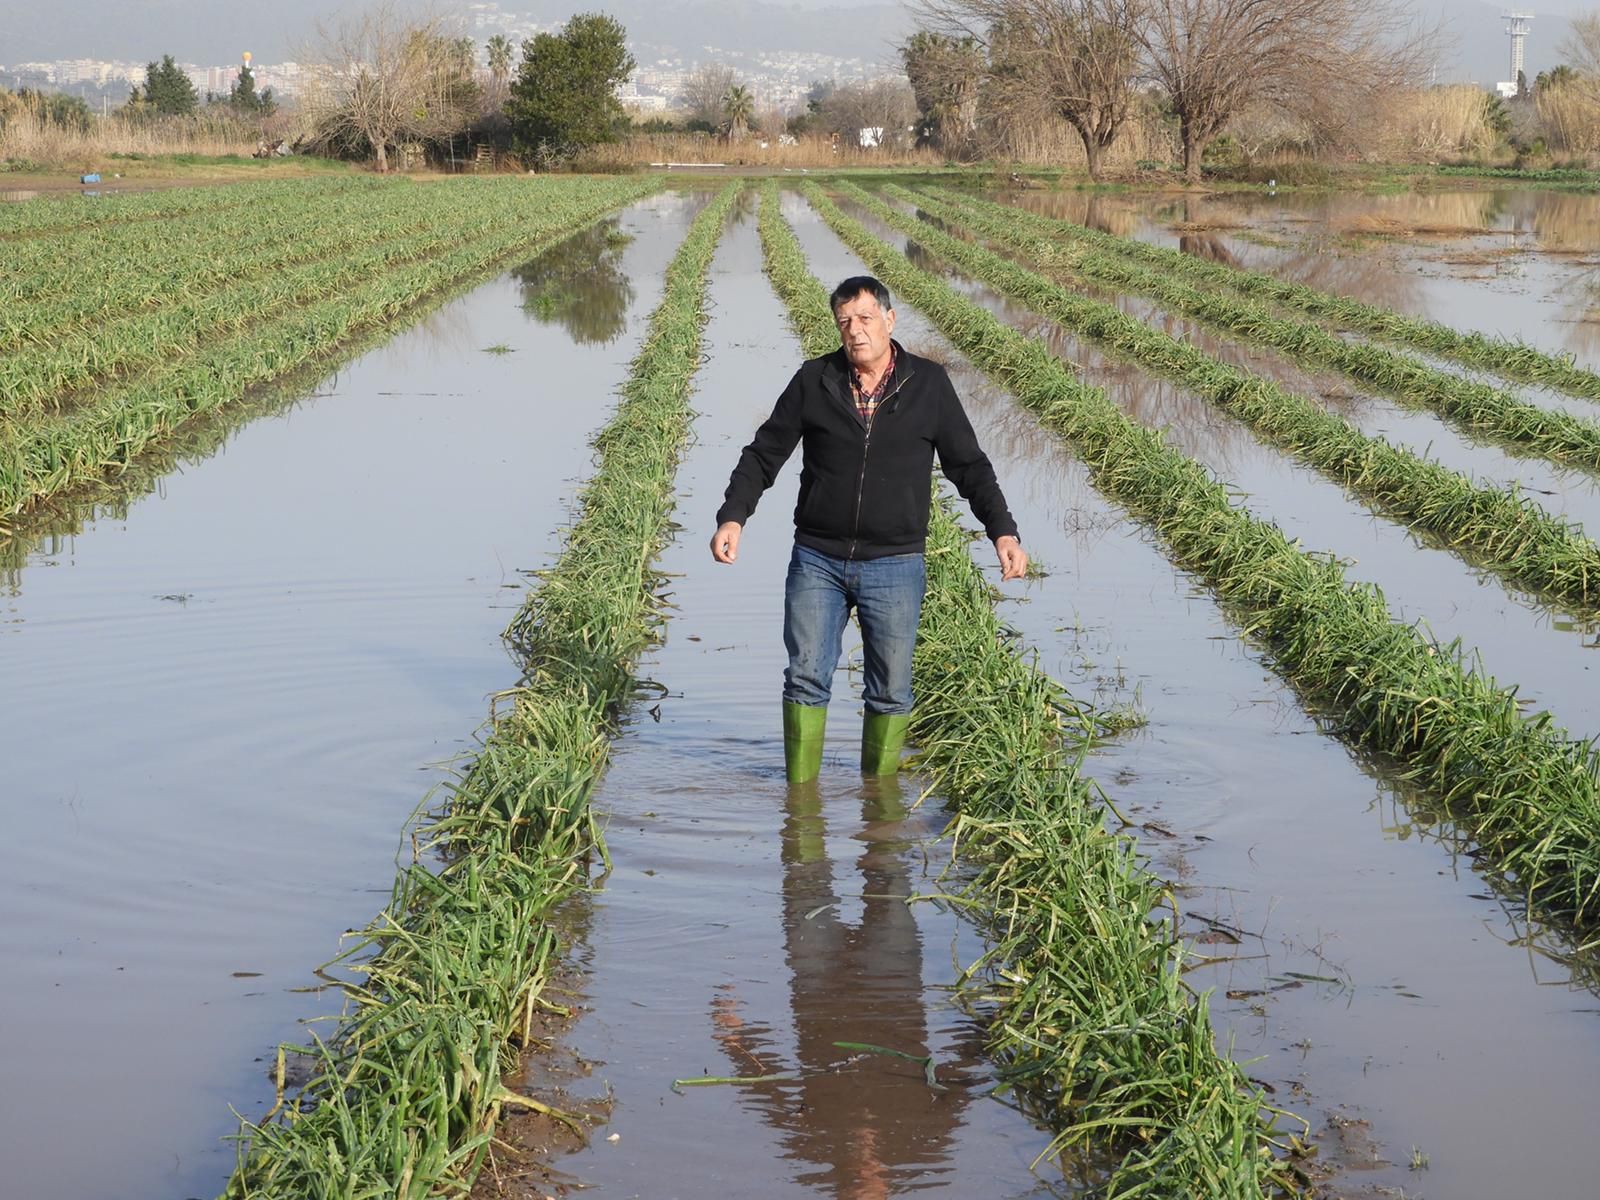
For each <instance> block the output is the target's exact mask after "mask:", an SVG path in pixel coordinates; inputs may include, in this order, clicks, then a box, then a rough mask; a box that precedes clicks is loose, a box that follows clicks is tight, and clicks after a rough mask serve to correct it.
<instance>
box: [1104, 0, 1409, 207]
mask: <svg viewBox="0 0 1600 1200" xmlns="http://www.w3.org/2000/svg"><path fill="white" fill-rule="evenodd" d="M1147 2H1148V4H1149V12H1148V14H1147V15H1146V17H1145V18H1144V19H1143V20H1142V21H1141V22H1140V23H1139V24H1138V26H1137V27H1136V28H1137V32H1138V37H1139V41H1140V43H1141V46H1142V48H1143V51H1144V58H1145V66H1146V69H1147V71H1148V72H1149V75H1150V78H1151V79H1152V80H1153V81H1154V82H1155V83H1157V84H1158V85H1159V86H1160V87H1161V88H1162V90H1163V91H1164V92H1165V93H1166V96H1167V99H1168V101H1169V102H1170V104H1171V106H1172V111H1173V113H1174V114H1175V115H1176V116H1177V118H1178V125H1179V134H1180V137H1181V139H1182V144H1183V169H1184V174H1185V175H1186V176H1187V177H1188V178H1189V179H1191V180H1195V181H1198V180H1199V178H1200V164H1201V159H1202V157H1203V155H1204V154H1205V149H1206V147H1207V146H1209V145H1210V144H1211V142H1212V141H1213V140H1215V139H1216V137H1217V136H1218V135H1219V134H1220V133H1222V132H1223V130H1224V129H1225V128H1226V127H1227V124H1228V121H1229V119H1230V118H1232V117H1233V116H1234V115H1235V114H1237V113H1239V112H1241V111H1243V110H1244V109H1245V108H1246V106H1248V105H1250V104H1251V103H1252V102H1255V101H1266V102H1269V103H1274V104H1278V105H1280V106H1282V107H1283V108H1285V109H1286V110H1287V111H1289V112H1292V113H1294V114H1295V115H1297V116H1299V117H1301V118H1302V119H1304V120H1306V121H1307V122H1308V123H1309V124H1310V125H1311V126H1312V128H1313V129H1314V130H1315V131H1316V132H1317V135H1318V137H1319V139H1320V140H1323V141H1327V140H1330V139H1334V138H1336V137H1337V136H1339V135H1340V133H1341V132H1342V131H1344V130H1346V129H1348V127H1349V125H1350V124H1351V122H1353V121H1355V120H1357V119H1358V118H1359V116H1360V114H1361V113H1362V112H1363V111H1364V109H1365V106H1366V105H1367V104H1368V103H1370V102H1372V101H1373V100H1375V99H1376V98H1378V97H1379V96H1381V95H1383V94H1384V93H1386V92H1389V91H1392V90H1394V89H1397V88H1400V87H1403V86H1406V85H1408V84H1411V83H1414V82H1416V81H1417V80H1418V79H1419V77H1420V76H1421V74H1422V72H1423V70H1424V68H1425V66H1426V64H1427V63H1428V62H1429V60H1430V58H1431V56H1432V55H1433V53H1434V51H1435V48H1436V47H1437V44H1438V34H1437V32H1436V31H1435V30H1422V29H1418V28H1417V27H1415V26H1413V25H1412V24H1411V23H1410V18H1409V15H1408V14H1407V12H1406V11H1405V10H1404V8H1402V7H1400V6H1397V5H1395V4H1393V3H1392V0H1147Z"/></svg>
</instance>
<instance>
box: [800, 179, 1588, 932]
mask: <svg viewBox="0 0 1600 1200" xmlns="http://www.w3.org/2000/svg"><path fill="white" fill-rule="evenodd" d="M804 190H805V193H806V195H807V196H808V198H809V199H810V201H811V203H812V204H813V205H814V206H815V207H816V209H817V210H818V212H819V213H821V215H822V217H823V219H824V220H825V221H826V222H827V223H828V225H829V226H830V227H832V228H833V229H834V230H835V232H837V233H838V234H839V235H840V237H842V238H843V239H844V241H845V242H846V243H847V244H848V245H850V246H851V247H852V248H853V249H854V250H855V251H856V252H857V253H858V254H860V255H861V256H862V257H863V258H864V259H865V260H866V261H867V262H868V263H869V264H871V266H872V267H873V268H874V269H875V270H876V272H877V273H878V274H879V276H880V277H881V278H882V279H883V280H884V281H885V283H887V284H888V285H889V286H890V287H891V288H893V289H895V290H896V291H897V292H899V293H900V294H901V295H902V296H903V297H904V298H905V299H906V300H907V301H908V302H910V303H912V304H914V305H916V307H917V308H919V309H920V310H921V311H922V312H923V313H924V314H925V315H926V316H927V317H928V318H929V319H930V320H932V321H933V322H934V324H935V325H936V326H938V327H939V328H940V329H941V330H942V331H943V332H944V334H945V336H946V337H948V338H949V339H950V340H951V341H952V342H953V343H954V344H955V345H956V346H957V347H958V348H959V349H960V350H962V351H963V352H964V353H965V354H966V355H967V356H968V357H969V358H970V359H971V361H972V362H973V363H974V364H975V365H976V366H978V367H979V368H980V369H981V370H983V371H985V372H987V373H988V374H989V375H990V376H991V377H992V378H993V379H994V380H995V381H996V382H997V383H999V384H1000V385H1001V386H1002V387H1005V388H1006V389H1008V390H1009V391H1010V392H1011V394H1012V395H1013V396H1014V397H1015V398H1016V399H1017V401H1018V402H1019V403H1021V404H1022V405H1023V406H1025V407H1026V408H1028V409H1030V410H1031V411H1033V412H1034V413H1035V414H1036V415H1037V416H1038V418H1039V420H1040V421H1041V422H1042V423H1043V424H1044V425H1045V426H1046V427H1048V428H1050V429H1053V430H1055V431H1056V432H1057V433H1059V434H1061V435H1062V436H1063V437H1064V438H1065V439H1066V440H1067V441H1068V442H1070V443H1071V445H1072V446H1073V449H1074V451H1075V453H1076V454H1077V456H1078V457H1079V459H1080V460H1081V461H1082V462H1084V464H1085V465H1086V466H1087V467H1088V468H1089V470H1090V471H1091V473H1092V475H1093V478H1094V482H1095V484H1096V486H1097V487H1098V488H1099V490H1100V491H1101V493H1102V494H1103V495H1105V496H1106V497H1107V498H1108V499H1111V500H1113V501H1114V502H1116V503H1118V504H1120V505H1122V506H1124V507H1125V508H1126V509H1127V510H1128V511H1129V512H1130V513H1132V514H1133V515H1135V516H1136V517H1138V518H1139V519H1141V520H1142V521H1144V522H1145V523H1147V524H1148V525H1149V526H1150V527H1151V528H1152V529H1153V530H1155V531H1156V532H1157V533H1158V534H1159V535H1160V536H1161V538H1162V539H1163V540H1164V542H1165V543H1166V545H1167V547H1168V551H1169V554H1170V557H1171V558H1172V559H1173V561H1174V562H1176V563H1177V564H1178V565H1180V566H1181V567H1183V568H1185V569H1186V570H1189V571H1193V572H1194V573H1195V574H1196V575H1198V576H1200V577H1201V578H1203V579H1205V580H1206V581H1207V582H1208V583H1209V584H1210V586H1211V587H1212V588H1213V590H1214V591H1215V592H1216V593H1217V595H1218V596H1219V598H1220V599H1221V600H1222V601H1223V602H1224V605H1225V607H1227V608H1228V609H1229V610H1230V611H1231V612H1232V613H1233V614H1234V615H1235V617H1236V619H1237V620H1238V621H1239V622H1240V623H1241V625H1242V626H1243V628H1244V629H1245V630H1246V631H1247V632H1248V633H1249V634H1250V635H1251V636H1253V637H1255V638H1257V639H1259V640H1260V642H1261V643H1263V644H1264V645H1265V646H1266V647H1267V648H1268V649H1269V650H1270V652H1271V654H1272V656H1273V658H1274V660H1275V661H1276V664H1277V667H1278V669H1279V671H1280V672H1281V673H1282V674H1283V675H1284V677H1285V678H1287V679H1288V680H1290V681H1291V682H1292V683H1293V684H1294V685H1295V686H1296V687H1297V688H1298V689H1299V690H1300V692H1301V693H1302V694H1303V695H1305V696H1306V697H1308V698H1309V699H1311V700H1313V701H1315V702H1316V703H1318V704H1319V705H1322V706H1325V707H1326V709H1328V710H1329V711H1333V712H1336V713H1338V714H1339V715H1340V717H1341V718H1342V725H1341V728H1342V729H1343V731H1344V732H1345V733H1346V735H1347V736H1349V737H1351V738H1352V739H1354V740H1356V741H1358V742H1361V743H1364V744H1366V745H1368V746H1370V747H1372V748H1373V749H1375V750H1377V751H1379V752H1380V753H1383V754H1386V755H1388V756H1390V757H1391V758H1392V759H1394V760H1395V761H1397V762H1398V763H1399V764H1401V766H1402V768H1403V769H1404V770H1405V771H1406V772H1407V775H1408V777H1409V778H1411V779H1413V780H1414V781H1415V782H1416V783H1418V784H1419V785H1420V786H1423V787H1428V788H1431V789H1433V790H1434V792H1435V793H1436V794H1437V795H1439V796H1440V797H1441V799H1442V800H1443V801H1444V802H1445V804H1446V805H1447V806H1448V809H1449V811H1450V813H1451V815H1452V816H1453V817H1454V818H1455V819H1456V820H1457V821H1458V822H1459V823H1460V826H1461V828H1462V830H1463V832H1465V833H1468V834H1469V835H1470V836H1473V837H1475V838H1476V839H1477V841H1478V844H1479V846H1480V847H1481V848H1482V850H1483V852H1484V855H1485V859H1486V861H1487V862H1488V863H1492V864H1494V865H1496V866H1497V867H1498V869H1499V870H1500V871H1501V872H1503V873H1504V875H1506V876H1507V877H1509V878H1510V879H1511V880H1513V881H1514V882H1515V884H1516V887H1517V889H1518V891H1520V892H1522V893H1523V894H1524V895H1526V896H1527V897H1528V898H1529V900H1530V902H1533V903H1536V904H1538V905H1540V906H1541V907H1542V908H1543V909H1544V910H1545V911H1546V912H1548V913H1550V914H1552V915H1554V916H1557V917H1559V918H1563V919H1566V920H1569V921H1571V922H1573V923H1575V924H1578V925H1587V924H1589V923H1592V922H1594V921H1595V920H1596V918H1600V758H1597V756H1596V754H1595V751H1594V748H1593V747H1592V746H1591V745H1590V743H1588V742H1587V741H1584V740H1581V739H1577V738H1573V737H1572V736H1571V735H1569V734H1568V733H1567V732H1566V731H1565V730H1563V729H1561V728H1559V727H1558V726H1557V725H1556V724H1555V721H1554V719H1553V718H1552V717H1551V716H1550V714H1548V713H1535V714H1532V715H1529V716H1524V715H1523V713H1522V711H1521V709H1520V706H1519V705H1518V703H1517V695H1516V689H1515V688H1504V687H1500V686H1498V685H1497V684H1496V683H1495V682H1494V680H1493V679H1491V678H1489V677H1487V676H1485V675H1484V674H1483V673H1482V672H1481V670H1476V669H1474V667H1475V665H1476V664H1474V663H1473V662H1472V660H1470V659H1469V658H1468V657H1467V655H1466V654H1465V653H1464V652H1463V651H1462V649H1461V648H1460V646H1459V645H1455V644H1452V645H1448V646H1441V645H1439V644H1437V643H1436V642H1435V641H1434V640H1433V639H1431V638H1429V637H1427V636H1426V635H1425V634H1424V632H1423V631H1422V630H1421V629H1419V628H1418V627H1416V626H1413V625H1404V624H1400V623H1398V622H1396V621H1394V620H1393V619H1392V618H1391V617H1390V614H1389V609H1388V605H1387V604H1386V603H1385V601H1384V598H1383V594H1382V592H1381V591H1380V590H1379V589H1378V588H1377V587H1375V586H1374V585H1372V584H1368V583H1351V582H1349V581H1347V580H1346V579H1345V576H1344V568H1343V567H1342V566H1341V565H1340V563H1339V562H1338V561H1337V560H1335V559H1333V558H1331V557H1328V556H1323V555H1313V554H1308V553H1306V552H1305V551H1303V550H1301V549H1300V548H1299V547H1298V546H1297V545H1296V544H1295V543H1293V542H1292V541H1290V540H1289V539H1288V538H1286V537H1285V536H1284V535H1283V533H1282V531H1281V530H1279V529H1278V528H1277V527H1276V526H1275V525H1273V524H1271V523H1270V522H1268V521H1265V520H1262V519H1260V518H1257V517H1255V516H1253V515H1251V514H1250V513H1249V512H1247V511H1245V510H1244V509H1242V508H1240V507H1236V506H1234V505H1233V504H1232V503H1231V502H1230V499H1229V495H1228V491H1227V489H1226V488H1225V487H1224V486H1223V485H1222V484H1221V483H1219V482H1218V481H1217V480H1215V479H1214V478H1212V477H1211V476H1210V475H1209V474H1208V473H1207V471H1206V470H1205V468H1204V467H1202V466H1201V465H1200V464H1199V463H1196V462H1195V461H1194V460H1192V459H1190V458H1187V457H1186V456H1184V455H1183V454H1181V453H1180V452H1178V451H1177V450H1175V449H1173V448H1172V447H1171V446H1170V445H1168V444H1167V443H1166V442H1165V440H1164V439H1163V437H1162V435H1161V434H1160V432H1159V431H1157V430H1153V429H1147V428H1145V427H1143V426H1141V425H1139V424H1138V423H1137V422H1135V421H1133V420H1131V419H1129V418H1128V417H1127V416H1126V415H1125V414H1124V413H1123V412H1122V411H1121V410H1120V409H1119V408H1117V406H1116V405H1115V404H1113V403H1112V402H1111V401H1110V400H1109V399H1108V398H1107V397H1106V395H1105V394H1104V393H1103V392H1101V391H1100V390H1099V389H1097V388H1090V387H1086V386H1084V385H1083V384H1082V383H1080V382H1079V381H1078V380H1077V379H1076V378H1075V377H1074V375H1073V374H1072V373H1071V372H1070V371H1069V370H1068V368H1067V367H1066V366H1065V365H1064V364H1063V363H1062V362H1061V361H1060V360H1059V359H1058V358H1056V357H1055V356H1054V355H1052V354H1051V353H1050V352H1049V351H1048V350H1046V349H1045V348H1044V347H1043V346H1042V345H1040V344H1039V343H1038V342H1036V341H1033V340H1030V339H1029V338H1027V337H1024V336H1023V335H1022V334H1021V333H1019V332H1018V331H1016V330H1014V329H1011V328H1009V327H1008V326H1006V325H1005V324H1004V323H1002V322H1001V321H999V320H997V319H996V318H995V317H994V315H993V314H991V313H989V312H988V311H987V310H985V309H983V308H982V307H981V306H979V305H977V304H974V303H973V302H971V301H970V300H967V299H966V298H965V297H963V296H961V295H959V294H958V293H957V292H956V291H955V290H954V289H953V288H951V287H949V286H948V285H947V284H945V283H944V282H943V281H942V280H939V279H936V278H933V277H932V276H930V275H928V274H926V273H925V272H922V271H919V270H918V269H917V268H915V267H914V266H912V264H911V263H910V262H909V261H908V260H907V259H906V258H905V256H904V255H902V254H899V253H898V252H896V251H894V250H893V249H891V248H890V247H888V246H886V245H885V244H884V243H883V242H881V241H879V240H878V239H877V238H875V237H873V236H871V235H870V234H869V233H868V232H867V231H866V230H865V229H864V228H863V227H862V226H861V224H860V223H859V222H857V221H853V220H851V219H850V218H848V217H846V216H845V215H844V214H843V213H842V212H840V211H839V209H838V208H837V206H835V205H834V204H833V202H832V201H830V200H829V199H828V198H827V196H826V195H825V194H823V192H822V191H821V189H820V188H817V187H816V186H815V185H814V184H809V183H808V184H806V185H804Z"/></svg>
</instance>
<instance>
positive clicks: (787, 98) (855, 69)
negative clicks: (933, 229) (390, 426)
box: [0, 3, 900, 114]
mask: <svg viewBox="0 0 1600 1200" xmlns="http://www.w3.org/2000/svg"><path fill="white" fill-rule="evenodd" d="M466 22H467V32H468V33H469V34H470V36H471V37H472V40H473V41H474V42H476V43H477V44H478V49H479V62H480V63H481V64H482V65H483V66H484V67H487V65H488V55H487V52H486V51H485V50H484V45H485V43H486V42H487V41H488V40H489V38H491V37H494V36H496V35H500V36H502V37H506V38H509V39H510V40H511V42H512V44H513V45H514V46H515V47H516V49H517V55H518V57H519V58H520V56H521V49H522V43H523V42H524V41H525V40H527V39H529V38H532V37H534V36H535V35H537V34H539V33H545V32H550V31H553V30H554V29H556V28H557V26H555V25H542V24H540V23H539V22H537V21H532V20H529V19H527V18H526V17H524V16H523V15H521V14H519V13H515V12H508V11H506V10H504V9H502V8H501V7H500V6H499V5H498V4H492V3H478V4H472V5H469V6H468V7H467V9H466ZM629 49H630V50H631V51H632V52H633V56H634V58H635V59H636V60H638V63H639V66H638V67H637V69H636V70H635V71H634V73H633V74H632V75H631V76H630V77H629V79H628V81H627V82H626V83H625V84H624V85H623V87H622V88H621V89H620V91H619V98H620V99H621V100H622V102H623V103H624V105H626V106H627V107H628V108H630V109H632V110H633V111H635V112H639V113H662V114H665V113H667V112H669V111H671V110H672V109H675V108H678V107H679V106H680V104H681V101H682V99H683V90H684V85H685V83H686V81H687V80H688V77H689V75H690V73H691V72H693V71H694V70H695V69H696V68H697V67H701V66H706V65H709V64H712V63H719V64H722V65H724V66H727V67H730V68H732V70H733V72H734V75H735V77H736V78H737V80H738V82H739V83H741V84H742V85H744V86H745V87H747V88H749V89H750V92H751V94H752V96H753V97H754V99H755V103H756V107H757V108H758V109H762V110H771V109H780V110H783V111H786V112H790V111H796V110H798V109H800V108H802V107H804V105H805V100H806V93H807V92H808V91H809V90H810V87H811V85H812V83H813V82H814V81H816V80H832V81H835V82H837V83H852V82H858V81H862V80H867V79H873V78H877V77H880V76H883V75H890V74H893V75H898V74H899V73H900V67H899V64H898V63H895V64H893V65H892V66H884V65H882V64H878V63H874V62H871V61H869V60H867V59H864V58H858V57H856V58H841V57H836V56H833V55H828V54H813V53H802V52H794V51H787V50H755V51H749V50H731V49H728V48H726V47H720V46H711V45H705V46H700V47H698V48H697V49H696V50H695V51H694V52H693V53H687V54H686V53H680V52H678V51H676V50H674V49H672V48H669V47H662V46H654V45H649V44H644V43H639V42H633V43H630V45H629ZM250 65H251V69H252V70H253V71H254V73H255V81H256V90H257V91H261V90H263V89H266V88H271V89H272V91H273V94H274V95H276V96H278V97H279V98H281V99H284V100H287V101H290V102H292V101H293V99H294V96H295V94H296V92H297V91H299V90H301V89H302V88H303V86H304V80H305V76H306V68H305V67H303V66H302V65H301V64H299V63H294V62H284V63H263V62H259V61H256V62H252V63H251V64H250ZM179 66H180V67H181V68H182V69H183V71H184V73H185V74H187V75H188V77H189V79H190V81H191V82H192V83H193V84H194V86H195V90H196V91H198V92H199V93H200V94H201V95H202V96H204V95H205V94H206V93H208V92H209V93H211V94H213V95H218V96H225V95H227V94H228V92H229V91H230V90H232V88H233V85H234V82H235V81H236V80H237V79H238V78H239V64H238V63H229V64H227V65H225V66H203V65H198V64H195V63H180V64H179ZM144 75H145V63H143V62H130V61H103V60H97V59H87V58H83V59H70V60H58V61H56V62H29V63H17V64H14V65H12V66H0V86H3V87H9V88H13V89H15V88H19V87H28V88H39V89H43V90H47V91H63V92H70V93H73V94H75V95H80V96H84V97H85V98H86V99H90V100H93V101H94V102H95V103H96V104H97V105H98V104H99V103H100V102H101V101H102V100H105V101H107V102H109V103H112V104H117V103H121V102H122V100H124V99H126V97H127V93H128V91H129V89H131V88H133V87H134V86H142V85H143V83H144Z"/></svg>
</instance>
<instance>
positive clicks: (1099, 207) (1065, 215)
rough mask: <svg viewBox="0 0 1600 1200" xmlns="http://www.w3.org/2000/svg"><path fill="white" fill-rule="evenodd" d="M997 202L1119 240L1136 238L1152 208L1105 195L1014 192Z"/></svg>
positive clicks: (1142, 202) (1143, 201)
mask: <svg viewBox="0 0 1600 1200" xmlns="http://www.w3.org/2000/svg"><path fill="white" fill-rule="evenodd" d="M996 199H999V200H1003V201H1005V202H1006V203H1009V204H1015V205H1016V206H1017V207H1018V208H1025V209H1027V210H1028V211H1029V212H1036V213H1039V214H1041V215H1042V216H1046V217H1054V218H1056V220H1058V221H1071V222H1072V223H1073V224H1074V225H1085V226H1088V227H1089V228H1090V229H1098V230H1099V231H1100V232H1101V233H1109V234H1114V235H1115V236H1117V237H1132V236H1133V234H1134V231H1135V230H1136V229H1138V227H1139V216H1140V213H1141V211H1142V210H1145V209H1148V208H1149V206H1150V205H1151V201H1150V200H1149V199H1148V198H1146V199H1136V198H1130V197H1126V196H1107V195H1105V194H1104V193H1101V192H1033V191H1029V192H1010V193H1005V194H1002V195H1000V196H997V197H996Z"/></svg>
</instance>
